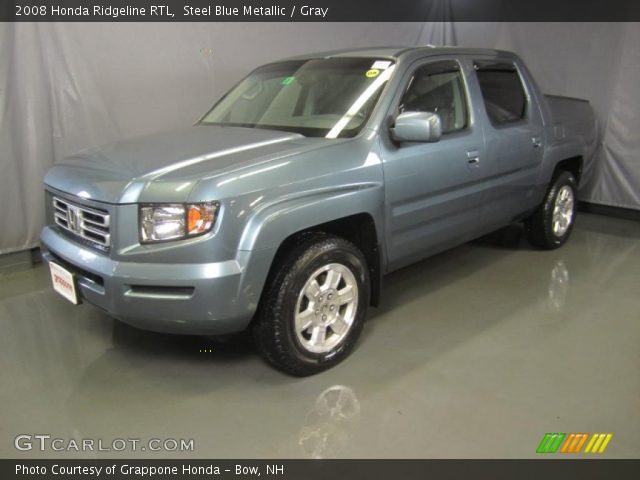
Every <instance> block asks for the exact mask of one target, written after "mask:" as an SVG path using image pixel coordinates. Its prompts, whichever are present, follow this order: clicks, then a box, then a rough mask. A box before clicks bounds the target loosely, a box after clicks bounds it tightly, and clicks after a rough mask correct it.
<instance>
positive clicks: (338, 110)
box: [200, 58, 394, 138]
mask: <svg viewBox="0 0 640 480" xmlns="http://www.w3.org/2000/svg"><path fill="white" fill-rule="evenodd" d="M393 69H394V65H393V62H392V61H390V60H382V59H371V58H325V59H314V60H296V61H287V62H279V63H273V64H270V65H265V66H264V67H260V68H258V69H257V70H254V71H253V72H252V73H251V74H249V76H248V77H246V78H245V79H244V80H242V81H241V82H240V83H239V84H238V85H236V86H235V87H234V88H233V89H232V90H231V91H230V92H229V93H227V94H226V95H225V96H224V97H222V99H221V100H220V101H219V102H218V103H217V104H216V105H215V106H214V107H213V108H212V109H211V111H209V113H207V115H205V117H204V118H203V119H202V120H201V122H200V123H205V124H214V125H229V126H238V127H249V128H266V129H273V130H285V131H290V132H296V133H300V134H302V135H305V136H308V137H327V138H343V137H353V136H355V135H357V134H358V133H359V132H360V131H361V130H362V128H363V127H364V126H365V124H366V122H367V120H368V119H369V116H370V115H371V112H372V111H373V108H374V106H375V104H376V102H377V100H378V97H379V96H380V92H381V91H382V87H383V86H384V85H385V83H386V82H387V80H388V79H389V77H390V76H391V73H392V71H393Z"/></svg>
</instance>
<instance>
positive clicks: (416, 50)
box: [285, 45, 516, 60]
mask: <svg viewBox="0 0 640 480" xmlns="http://www.w3.org/2000/svg"><path fill="white" fill-rule="evenodd" d="M438 55H482V56H492V57H495V56H500V57H511V58H514V57H516V55H515V54H514V53H513V52H508V51H506V50H494V49H484V48H465V47H436V46H433V45H423V46H416V47H409V46H388V47H362V48H350V49H342V50H328V51H324V52H315V53H310V54H305V55H297V56H293V57H288V58H286V59H285V60H305V59H309V60H310V59H314V58H335V57H375V58H389V59H394V60H412V59H413V58H423V57H425V56H438Z"/></svg>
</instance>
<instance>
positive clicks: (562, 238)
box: [524, 172, 577, 250]
mask: <svg viewBox="0 0 640 480" xmlns="http://www.w3.org/2000/svg"><path fill="white" fill-rule="evenodd" d="M576 206H577V201H576V179H575V177H574V176H573V174H571V173H570V172H561V173H560V174H559V175H557V176H556V177H555V178H554V180H553V182H552V183H551V185H550V186H549V190H548V191H547V194H546V196H545V198H544V201H543V202H542V204H541V205H540V206H539V207H538V209H537V210H536V211H535V212H534V213H533V215H531V217H529V218H528V219H527V220H525V222H524V227H525V234H526V236H527V240H529V243H531V244H532V245H534V246H536V247H539V248H544V249H548V250H550V249H554V248H558V247H560V246H562V245H563V244H564V243H565V242H566V241H567V239H568V238H569V235H570V234H571V230H572V229H573V224H574V221H575V217H576Z"/></svg>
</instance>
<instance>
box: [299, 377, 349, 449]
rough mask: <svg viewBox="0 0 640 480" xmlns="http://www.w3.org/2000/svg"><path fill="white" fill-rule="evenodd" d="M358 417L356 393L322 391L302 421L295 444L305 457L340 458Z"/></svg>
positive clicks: (345, 389)
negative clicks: (298, 437)
mask: <svg viewBox="0 0 640 480" xmlns="http://www.w3.org/2000/svg"><path fill="white" fill-rule="evenodd" d="M359 416H360V402H359V401H358V397H357V396H356V394H355V392H354V391H353V390H352V389H351V388H349V387H345V386H343V385H334V386H332V387H329V388H327V389H326V390H325V391H324V392H322V393H321V394H320V395H319V396H318V398H317V400H316V403H315V405H314V406H313V408H312V409H311V410H310V411H309V413H308V414H307V416H306V417H305V419H304V424H303V426H302V429H301V430H300V440H299V442H298V444H299V445H300V449H301V450H302V452H303V454H304V455H305V457H308V458H316V459H321V458H333V457H337V456H340V452H341V451H343V447H345V446H347V444H348V443H349V437H350V434H349V432H350V430H351V427H352V426H353V424H354V423H355V422H356V421H357V420H358V418H359Z"/></svg>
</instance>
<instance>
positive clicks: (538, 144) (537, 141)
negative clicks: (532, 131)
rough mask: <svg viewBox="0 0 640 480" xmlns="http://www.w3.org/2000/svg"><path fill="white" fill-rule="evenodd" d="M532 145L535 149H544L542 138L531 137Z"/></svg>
mask: <svg viewBox="0 0 640 480" xmlns="http://www.w3.org/2000/svg"><path fill="white" fill-rule="evenodd" d="M531 143H532V144H533V148H540V147H542V138H540V137H531Z"/></svg>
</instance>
